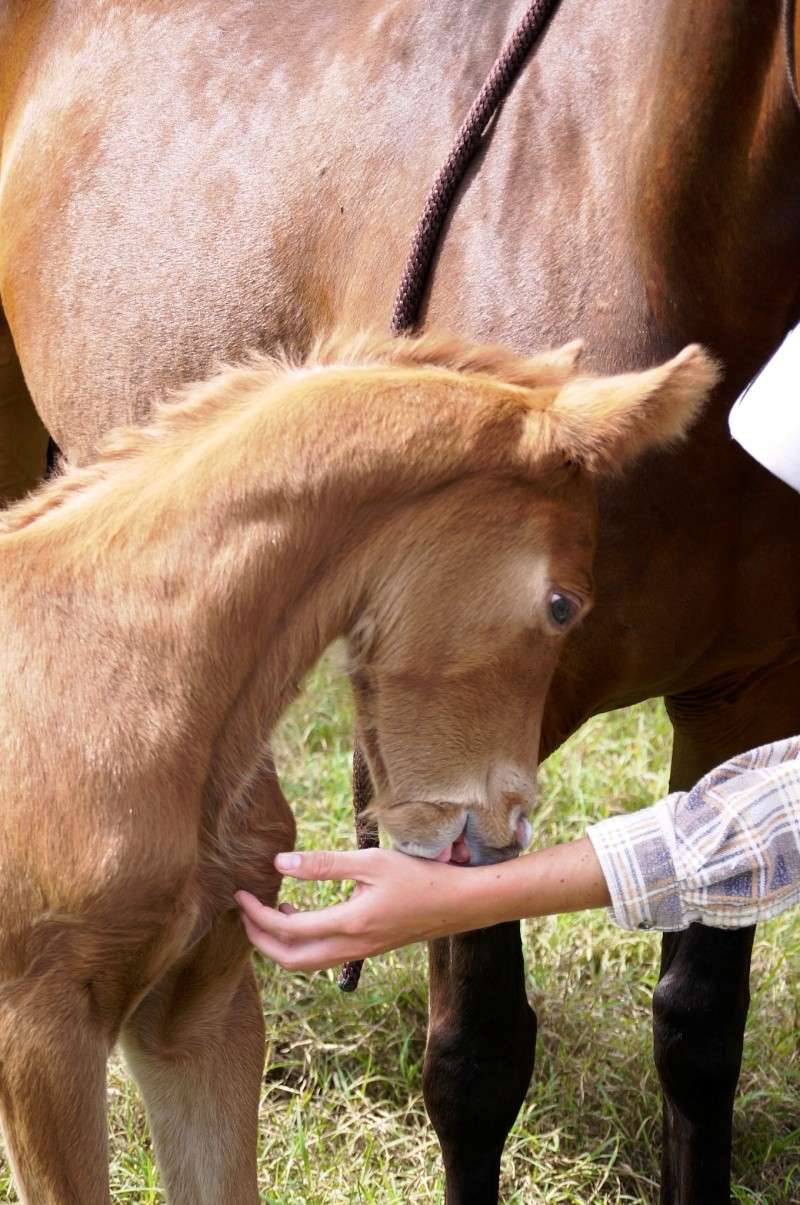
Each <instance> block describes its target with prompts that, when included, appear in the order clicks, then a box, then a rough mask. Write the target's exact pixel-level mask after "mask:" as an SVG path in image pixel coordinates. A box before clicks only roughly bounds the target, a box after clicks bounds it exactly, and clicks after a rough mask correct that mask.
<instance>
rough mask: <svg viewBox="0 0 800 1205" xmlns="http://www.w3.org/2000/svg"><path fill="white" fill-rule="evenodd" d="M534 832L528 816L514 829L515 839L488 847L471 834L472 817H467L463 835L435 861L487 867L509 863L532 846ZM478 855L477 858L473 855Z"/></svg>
mask: <svg viewBox="0 0 800 1205" xmlns="http://www.w3.org/2000/svg"><path fill="white" fill-rule="evenodd" d="M532 835H533V830H532V829H531V824H530V821H529V820H528V818H527V816H520V817H519V818H518V820H517V823H516V826H515V829H514V838H513V840H512V841H510V842H509V843H508V845H503V846H487V845H484V844H483V842H481V841H480V840H478V839H476V837H475V835H474V834H473V833H471V832H470V817H469V815H468V816H467V819H466V821H465V822H464V828H463V830H462V832H461V834H460V835H459V836H458V837H456V839H455V841H451V842H450V844H449V845H446V846H445V847H444V849H443V850H441V851H440V853H438V854H437V855H436V857H435V858H434V859H433V861H434V862H447V863H449V864H450V865H451V866H469V865H470V864H478V865H487V864H491V863H492V862H507V861H508V860H509V859H510V858H516V857H517V856H518V855H519V854H521V853H522V851H523V850H524V849H525V848H526V847H527V846H528V845H529V844H530V840H531V836H532ZM475 853H478V854H479V856H478V857H477V858H476V857H474V856H473V855H474V854H475Z"/></svg>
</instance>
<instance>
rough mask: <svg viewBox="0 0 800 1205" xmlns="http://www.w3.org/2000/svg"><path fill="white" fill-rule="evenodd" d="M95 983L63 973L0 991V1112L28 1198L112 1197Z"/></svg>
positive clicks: (84, 1202) (101, 1203) (87, 1200)
mask: <svg viewBox="0 0 800 1205" xmlns="http://www.w3.org/2000/svg"><path fill="white" fill-rule="evenodd" d="M94 1011H95V1008H94V1001H93V999H92V985H91V983H88V984H86V985H85V986H83V985H74V986H73V985H71V984H70V983H69V982H68V980H67V978H66V976H61V975H60V976H58V977H45V978H43V979H41V980H39V981H37V982H35V983H32V984H31V985H25V986H19V985H14V987H13V988H8V987H4V988H3V989H2V994H0V1115H1V1116H2V1123H3V1133H4V1135H5V1140H6V1150H7V1152H8V1156H9V1162H10V1163H11V1167H12V1170H13V1173H14V1181H15V1183H16V1186H17V1190H18V1192H19V1199H20V1201H21V1202H23V1203H24V1205H107V1202H109V1201H110V1199H111V1198H110V1196H109V1191H108V1153H107V1143H106V1126H107V1123H106V1100H105V1076H106V1060H107V1058H108V1041H107V1039H106V1038H105V1037H104V1036H103V1034H102V1033H101V1032H100V1030H99V1028H98V1026H97V1025H96V1023H95V1018H94V1015H93V1014H94Z"/></svg>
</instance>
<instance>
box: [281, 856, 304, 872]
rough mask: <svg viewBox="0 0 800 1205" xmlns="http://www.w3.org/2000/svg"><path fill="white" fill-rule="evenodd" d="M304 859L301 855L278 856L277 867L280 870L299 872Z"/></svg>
mask: <svg viewBox="0 0 800 1205" xmlns="http://www.w3.org/2000/svg"><path fill="white" fill-rule="evenodd" d="M301 861H302V858H301V857H300V855H299V854H276V856H275V866H276V869H278V870H297V869H298V867H299V866H300V863H301Z"/></svg>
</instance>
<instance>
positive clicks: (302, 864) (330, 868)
mask: <svg viewBox="0 0 800 1205" xmlns="http://www.w3.org/2000/svg"><path fill="white" fill-rule="evenodd" d="M376 852H378V851H376V850H372V849H351V850H344V851H342V852H339V851H334V850H329V849H312V850H307V851H305V852H301V851H300V850H293V851H292V852H291V853H285V854H276V856H275V869H276V870H279V871H280V872H281V874H283V875H288V876H289V877H290V878H292V879H317V880H322V879H332V880H341V879H358V878H362V877H363V876H364V874H365V873H367V872H368V871H369V868H370V865H371V864H373V855H374V854H375V853H376Z"/></svg>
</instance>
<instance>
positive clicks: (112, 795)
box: [0, 336, 715, 1205]
mask: <svg viewBox="0 0 800 1205" xmlns="http://www.w3.org/2000/svg"><path fill="white" fill-rule="evenodd" d="M575 357H576V347H575V346H574V345H573V346H571V347H567V348H565V349H562V351H561V352H555V353H551V354H549V355H544V356H541V357H538V358H536V359H530V360H522V359H518V358H516V357H513V356H511V355H510V354H508V353H505V352H502V351H499V350H497V349H480V348H474V347H470V346H466V345H463V344H460V343H458V342H456V341H454V340H449V339H444V338H436V337H430V336H429V337H426V338H423V339H421V340H413V341H412V340H402V341H397V342H387V341H380V340H375V339H372V338H370V337H366V336H361V337H358V338H356V339H354V340H351V341H349V342H348V341H341V340H339V341H338V342H337V341H335V340H330V341H328V342H327V343H325V344H324V345H321V346H319V347H318V348H317V349H316V352H315V353H314V355H313V356H312V357H311V358H310V359H309V360H308V361H307V362H305V363H304V364H302V365H291V364H288V363H280V362H275V361H268V360H254V361H251V362H250V363H248V364H247V365H245V366H243V367H239V368H233V369H228V370H225V371H222V372H221V373H220V374H219V375H217V376H216V377H214V378H213V379H211V380H210V381H208V382H206V383H203V384H200V385H198V386H195V387H193V388H192V389H190V390H189V391H188V392H187V393H186V394H185V395H184V397H183V398H182V399H179V400H177V401H176V402H175V403H174V404H172V405H170V406H168V407H165V408H162V409H161V410H160V412H159V413H158V415H157V417H156V419H155V421H154V423H153V425H152V426H150V427H149V428H144V429H137V430H123V431H121V432H119V433H117V434H116V435H115V436H113V437H112V438H111V440H110V441H109V442H108V443H107V444H106V446H105V448H104V450H103V452H102V455H101V459H100V460H99V462H98V463H97V464H95V465H94V466H92V467H90V468H83V469H73V470H70V471H67V472H66V473H65V475H64V476H62V477H61V478H60V479H58V480H56V481H55V482H53V483H51V484H50V485H48V486H46V487H45V488H44V489H42V490H41V491H40V492H39V493H37V494H35V495H33V496H32V497H31V498H30V499H28V500H27V501H25V502H23V503H20V504H18V505H17V506H15V507H14V508H12V509H11V510H9V511H7V512H5V513H4V515H3V516H2V517H0V531H1V532H2V534H0V636H1V638H0V664H2V681H3V684H4V686H3V694H2V699H1V700H0V766H2V775H1V776H0V860H1V862H2V871H1V873H0V897H1V899H0V918H2V919H1V921H0V977H1V978H0V1105H1V1107H2V1121H3V1128H4V1131H5V1136H6V1140H7V1145H8V1150H9V1153H10V1157H11V1160H12V1164H13V1168H14V1174H15V1178H16V1182H17V1185H18V1188H19V1192H20V1195H21V1197H22V1199H23V1200H24V1201H26V1202H30V1203H35V1205H48V1203H51V1202H52V1203H53V1205H55V1203H58V1205H67V1203H68V1202H70V1203H78V1202H79V1203H80V1205H95V1203H100V1202H107V1201H108V1200H109V1190H108V1179H107V1165H106V1164H107V1151H106V1117H105V1092H104V1082H105V1070H106V1060H107V1058H108V1055H109V1052H110V1050H111V1048H112V1046H113V1045H114V1043H115V1042H116V1041H117V1039H118V1038H121V1040H122V1043H123V1046H124V1049H125V1053H126V1055H127V1058H128V1061H129V1064H130V1066H131V1068H132V1070H133V1073H134V1075H135V1076H136V1078H137V1080H138V1082H139V1084H140V1086H141V1089H142V1092H143V1094H144V1097H145V1101H146V1104H147V1108H148V1113H149V1117H150V1122H151V1125H152V1129H153V1134H154V1138H155V1145H156V1151H157V1155H158V1159H159V1163H160V1166H161V1172H162V1176H163V1178H164V1181H165V1184H166V1188H167V1194H168V1197H169V1200H170V1201H171V1202H172V1203H181V1205H205V1203H207V1205H222V1203H224V1205H251V1203H254V1202H256V1201H257V1200H258V1192H257V1187H256V1166H255V1151H256V1123H257V1106H258V1095H259V1082H260V1076H261V1071H262V1065H263V1027H262V1019H261V1013H260V1008H259V1000H258V995H257V991H256V986H255V981H254V977H253V972H252V968H251V966H250V957H249V949H248V946H247V943H246V940H245V938H244V935H243V932H242V929H241V926H240V924H239V920H238V917H237V913H236V910H235V906H234V900H233V893H234V890H235V889H236V888H239V887H243V888H247V889H248V890H250V891H253V892H255V893H256V894H257V895H259V896H260V897H261V898H262V899H264V900H267V901H269V902H274V900H275V897H276V895H277V891H278V876H277V875H276V874H275V872H274V870H273V869H272V857H273V855H274V854H275V852H276V851H277V850H279V849H286V848H287V847H291V844H292V842H293V838H294V823H293V820H292V817H291V814H290V812H289V809H288V807H287V805H286V802H285V800H284V798H283V795H282V794H281V791H280V788H279V786H278V783H277V782H276V779H275V774H274V770H273V767H272V763H271V760H270V755H269V744H268V741H269V734H270V730H271V728H272V727H273V725H274V723H275V721H276V720H277V719H278V717H279V715H280V713H281V712H282V710H283V709H284V708H285V706H286V705H287V703H288V702H289V701H290V700H291V698H292V697H293V696H294V694H295V692H296V690H297V687H298V683H299V681H300V680H301V678H302V676H303V674H304V673H305V672H306V670H308V668H309V667H310V666H311V665H312V663H313V662H314V661H315V660H316V658H317V657H318V656H319V655H320V653H321V652H322V651H323V649H324V648H325V647H326V645H328V644H329V643H330V642H331V641H332V640H333V639H334V638H335V637H337V636H340V635H344V636H345V637H347V638H348V640H349V644H350V652H351V659H352V672H353V678H354V682H355V685H356V702H357V710H358V721H359V724H360V727H361V729H362V731H363V732H364V733H365V734H366V748H367V752H368V755H369V759H370V767H371V771H372V774H373V776H374V780H375V783H376V785H377V789H378V804H377V810H378V812H379V816H380V819H381V822H382V823H383V825H384V826H385V828H386V829H387V831H388V832H389V834H390V835H391V836H392V837H393V838H394V840H395V841H396V843H397V844H398V845H399V846H400V847H401V848H405V849H408V850H411V851H414V852H416V853H420V854H424V855H427V856H436V855H437V854H441V851H442V850H443V849H446V848H447V846H448V844H449V843H450V842H452V841H453V840H454V839H456V838H459V837H466V841H467V845H468V847H469V849H470V853H471V856H472V857H473V859H474V860H476V861H478V860H486V859H490V858H493V857H505V856H508V855H509V854H511V853H513V852H515V851H516V849H517V848H518V844H519V840H520V837H522V836H524V835H525V832H526V821H525V815H526V813H527V812H528V810H529V809H530V807H531V805H532V804H533V801H534V792H535V766H536V754H537V744H538V729H539V720H540V716H541V712H542V706H543V702H544V697H545V692H546V690H547V685H548V681H549V678H550V675H551V672H552V670H553V667H554V666H555V663H556V659H557V657H558V651H559V648H560V645H561V642H562V639H563V636H564V633H565V632H566V631H568V629H569V628H570V626H571V624H572V623H573V622H574V621H575V620H577V619H578V617H579V616H580V614H581V612H582V611H585V610H586V609H587V607H588V606H589V603H590V599H591V559H592V551H593V543H594V484H593V482H594V478H595V477H596V476H597V475H598V474H602V473H605V472H608V471H616V470H617V469H619V468H620V467H622V466H623V465H624V464H625V463H626V462H627V461H628V460H630V459H631V458H633V457H635V456H637V455H638V454H640V453H641V452H642V451H644V450H645V449H647V448H650V447H657V446H660V445H663V444H665V443H668V442H670V441H671V440H673V439H675V438H676V437H679V436H681V435H682V434H683V433H684V431H685V430H686V428H687V426H688V425H689V423H690V422H691V420H692V418H693V417H694V415H695V413H696V412H697V410H698V407H699V406H700V404H701V402H702V399H703V397H704V396H705V393H706V392H707V390H708V388H709V387H710V386H711V384H712V383H713V381H714V378H715V370H714V367H713V365H712V364H711V362H710V361H709V360H708V358H707V357H706V356H705V354H704V353H703V352H702V351H700V350H699V349H697V348H689V349H687V350H686V351H685V352H683V353H682V354H681V355H679V356H678V357H677V358H676V359H674V360H672V361H670V362H669V363H668V364H666V365H664V366H663V367H660V368H655V369H652V370H650V371H646V372H640V373H636V374H630V375H627V376H619V377H616V378H605V379H603V378H590V377H579V376H577V375H576V370H575V367H574V361H575Z"/></svg>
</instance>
